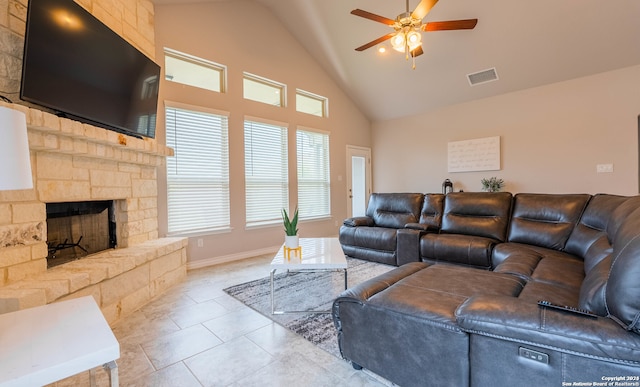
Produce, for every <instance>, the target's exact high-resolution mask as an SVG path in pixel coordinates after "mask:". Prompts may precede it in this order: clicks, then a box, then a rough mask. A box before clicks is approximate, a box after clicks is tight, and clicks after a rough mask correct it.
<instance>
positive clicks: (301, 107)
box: [296, 89, 329, 117]
mask: <svg viewBox="0 0 640 387" xmlns="http://www.w3.org/2000/svg"><path fill="white" fill-rule="evenodd" d="M328 102H329V100H328V99H327V98H326V97H322V96H319V95H316V94H312V93H309V92H306V91H304V90H300V89H298V90H296V110H297V111H299V112H301V113H307V114H312V115H314V116H318V117H327V105H328Z"/></svg>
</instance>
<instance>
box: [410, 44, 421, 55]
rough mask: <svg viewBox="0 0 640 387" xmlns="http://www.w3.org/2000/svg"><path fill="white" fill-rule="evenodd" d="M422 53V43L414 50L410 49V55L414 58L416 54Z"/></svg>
mask: <svg viewBox="0 0 640 387" xmlns="http://www.w3.org/2000/svg"><path fill="white" fill-rule="evenodd" d="M422 54H424V51H423V50H422V45H420V46H418V47H416V49H415V50H413V51H411V56H412V57H414V58H415V57H416V56H420V55H422Z"/></svg>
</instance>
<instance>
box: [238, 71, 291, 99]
mask: <svg viewBox="0 0 640 387" xmlns="http://www.w3.org/2000/svg"><path fill="white" fill-rule="evenodd" d="M243 95H244V98H245V99H250V100H252V101H257V102H262V103H266V104H268V105H274V106H279V107H283V106H285V99H284V96H285V86H284V85H283V84H281V83H278V82H275V81H272V80H269V79H266V78H262V77H259V76H257V75H253V74H249V73H244V79H243Z"/></svg>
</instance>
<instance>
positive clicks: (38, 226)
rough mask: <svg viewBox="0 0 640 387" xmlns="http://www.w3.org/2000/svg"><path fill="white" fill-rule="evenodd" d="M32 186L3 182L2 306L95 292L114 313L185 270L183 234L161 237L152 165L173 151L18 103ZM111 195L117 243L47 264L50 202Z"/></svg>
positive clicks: (28, 304)
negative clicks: (5, 186)
mask: <svg viewBox="0 0 640 387" xmlns="http://www.w3.org/2000/svg"><path fill="white" fill-rule="evenodd" d="M0 106H4V107H8V108H11V109H16V110H19V111H22V112H24V113H25V115H26V118H27V127H28V135H29V148H30V150H31V168H32V172H33V180H34V189H31V190H16V191H0V313H3V312H8V311H13V310H18V309H23V308H27V307H31V306H36V305H43V304H45V303H50V302H53V301H56V300H61V299H65V298H67V297H77V296H82V295H87V294H91V295H93V296H94V298H95V299H96V301H97V302H98V304H99V305H100V307H101V308H102V310H103V312H104V314H105V316H106V317H107V319H108V320H109V321H115V320H117V319H118V318H119V317H120V316H121V315H122V314H126V313H129V312H131V311H133V310H135V309H137V308H138V307H140V306H141V305H143V304H144V303H146V302H148V301H149V300H150V299H151V298H153V297H154V296H156V295H157V294H159V293H161V292H162V291H164V290H166V289H167V288H168V287H169V286H171V285H173V284H175V283H178V282H180V281H181V280H182V279H183V278H184V276H185V275H186V262H187V253H186V245H187V239H186V238H158V209H157V195H158V192H157V183H156V181H157V172H156V171H157V168H158V167H160V166H163V165H164V161H165V157H166V156H170V155H172V153H173V152H172V150H171V149H170V148H167V147H165V146H163V145H158V144H157V142H156V141H155V140H152V139H137V138H134V137H130V136H125V135H122V134H119V133H116V132H113V131H109V130H106V129H101V128H97V127H94V126H91V125H87V124H82V123H80V122H77V121H72V120H69V119H65V118H59V117H56V116H54V115H52V114H49V113H46V112H43V111H41V110H37V109H33V108H29V107H26V106H22V105H15V104H6V103H0ZM84 200H116V203H117V205H116V215H115V216H116V224H117V238H118V249H116V250H109V251H106V252H103V253H99V254H95V255H91V256H89V257H87V258H83V259H81V260H78V261H74V262H71V263H67V264H65V265H61V266H59V267H56V268H53V269H50V270H47V263H46V256H47V244H46V239H47V231H46V203H50V202H63V201H84Z"/></svg>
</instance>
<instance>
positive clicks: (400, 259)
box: [396, 223, 424, 266]
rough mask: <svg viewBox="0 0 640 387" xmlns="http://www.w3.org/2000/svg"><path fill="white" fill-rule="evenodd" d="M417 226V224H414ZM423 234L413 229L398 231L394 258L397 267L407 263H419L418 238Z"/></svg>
mask: <svg viewBox="0 0 640 387" xmlns="http://www.w3.org/2000/svg"><path fill="white" fill-rule="evenodd" d="M414 224H419V223H414ZM423 233H424V232H423V231H421V230H417V229H413V228H404V229H400V230H398V233H397V235H396V237H397V242H396V243H397V248H396V251H397V253H398V256H397V257H396V260H397V263H398V266H402V265H404V264H406V263H409V262H420V237H421V236H422V234H423Z"/></svg>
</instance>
